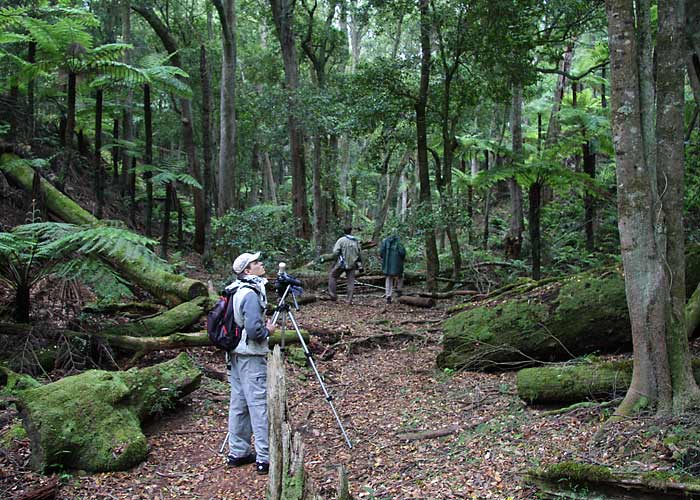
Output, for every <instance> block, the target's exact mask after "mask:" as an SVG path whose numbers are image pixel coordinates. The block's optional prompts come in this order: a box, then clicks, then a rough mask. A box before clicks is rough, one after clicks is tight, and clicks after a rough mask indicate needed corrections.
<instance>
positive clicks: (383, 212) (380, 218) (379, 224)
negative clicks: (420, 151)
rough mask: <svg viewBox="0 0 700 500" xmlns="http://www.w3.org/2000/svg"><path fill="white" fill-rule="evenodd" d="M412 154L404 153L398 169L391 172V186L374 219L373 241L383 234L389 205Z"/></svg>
mask: <svg viewBox="0 0 700 500" xmlns="http://www.w3.org/2000/svg"><path fill="white" fill-rule="evenodd" d="M409 156H410V152H409V151H406V153H405V154H404V155H403V158H402V159H401V161H400V162H399V165H398V167H397V169H396V171H395V172H394V173H393V174H391V182H390V183H389V186H388V188H387V191H386V196H385V197H384V202H383V203H382V205H381V208H380V209H379V213H378V214H377V217H376V218H375V220H374V231H372V241H379V237H380V236H381V234H382V229H383V228H384V222H385V221H386V216H387V214H388V213H389V207H390V206H391V202H392V200H393V199H394V196H395V195H396V191H397V189H398V187H399V182H400V181H401V176H402V175H403V169H404V167H405V166H406V163H408V159H409Z"/></svg>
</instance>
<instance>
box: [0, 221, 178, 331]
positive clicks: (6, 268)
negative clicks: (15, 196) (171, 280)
mask: <svg viewBox="0 0 700 500" xmlns="http://www.w3.org/2000/svg"><path fill="white" fill-rule="evenodd" d="M154 245H155V242H153V241H152V240H150V239H148V238H146V237H144V236H141V235H138V234H136V233H133V232H132V231H129V230H127V229H123V228H120V227H116V226H109V225H104V224H100V225H90V224H86V225H75V224H65V223H57V222H33V223H30V224H24V225H21V226H16V227H15V228H13V229H12V230H11V231H9V232H0V283H2V284H3V285H5V286H7V287H8V288H10V289H11V290H16V291H22V290H24V291H25V292H26V294H24V295H22V296H20V295H18V297H17V299H16V300H17V302H22V303H17V302H16V303H15V307H16V317H17V319H21V320H23V321H26V320H27V319H28V317H27V315H28V313H29V310H28V308H29V304H28V301H29V296H28V291H29V290H31V289H32V287H34V286H35V285H36V283H37V282H38V281H39V280H40V279H41V278H43V277H45V276H47V275H49V274H55V275H57V276H59V277H62V278H64V279H80V280H82V281H84V282H85V283H86V284H88V285H90V286H92V287H93V289H94V290H95V291H96V293H97V294H98V296H100V297H103V298H108V299H114V298H116V297H117V296H121V295H126V296H130V295H131V294H130V292H129V291H128V288H127V283H126V282H125V281H124V280H123V279H121V278H120V277H119V276H117V275H116V273H114V272H113V271H112V270H111V269H110V268H109V267H107V266H106V265H105V264H104V263H103V262H102V261H101V260H100V258H115V259H122V260H127V261H131V262H133V261H136V262H139V263H140V264H142V265H143V266H144V267H148V268H156V267H165V263H164V262H163V261H162V260H160V258H159V257H158V256H156V255H155V254H154V253H153V252H152V251H151V250H150V248H151V247H153V246H154ZM98 257H99V258H98ZM25 302H26V303H25ZM18 315H20V316H22V317H21V318H20V317H18Z"/></svg>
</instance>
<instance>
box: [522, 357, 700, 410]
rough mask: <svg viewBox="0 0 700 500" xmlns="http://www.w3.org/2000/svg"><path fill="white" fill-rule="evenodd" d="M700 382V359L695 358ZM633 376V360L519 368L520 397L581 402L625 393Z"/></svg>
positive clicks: (545, 401)
mask: <svg viewBox="0 0 700 500" xmlns="http://www.w3.org/2000/svg"><path fill="white" fill-rule="evenodd" d="M693 373H694V375H695V380H697V381H698V382H699V383H700V360H693ZM631 379H632V361H631V360H628V361H609V362H604V363H581V364H566V365H560V366H544V367H537V368H525V369H523V370H520V371H518V374H517V378H516V384H517V388H518V396H519V397H520V398H521V399H522V400H523V401H525V402H527V403H529V404H551V403H561V404H568V403H577V402H579V401H588V400H596V399H604V400H608V399H613V398H615V397H620V396H624V395H625V393H626V392H627V388H628V387H629V384H630V380H631Z"/></svg>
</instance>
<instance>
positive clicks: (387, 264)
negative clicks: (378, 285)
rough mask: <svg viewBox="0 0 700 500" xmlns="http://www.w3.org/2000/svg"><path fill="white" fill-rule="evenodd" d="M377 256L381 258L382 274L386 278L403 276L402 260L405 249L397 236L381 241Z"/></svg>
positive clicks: (404, 255)
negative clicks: (386, 276)
mask: <svg viewBox="0 0 700 500" xmlns="http://www.w3.org/2000/svg"><path fill="white" fill-rule="evenodd" d="M379 255H381V257H382V273H384V274H386V275H388V276H400V275H402V274H403V260H404V259H405V258H406V249H405V248H404V246H403V244H402V243H401V240H400V239H399V237H398V236H389V237H388V238H386V239H385V240H384V241H382V247H381V249H380V250H379Z"/></svg>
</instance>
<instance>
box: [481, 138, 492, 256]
mask: <svg viewBox="0 0 700 500" xmlns="http://www.w3.org/2000/svg"><path fill="white" fill-rule="evenodd" d="M488 171H489V152H488V150H484V172H488ZM490 215H491V188H490V187H489V188H487V190H486V196H485V197H484V232H483V241H482V247H483V249H484V250H488V249H489V217H490Z"/></svg>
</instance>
